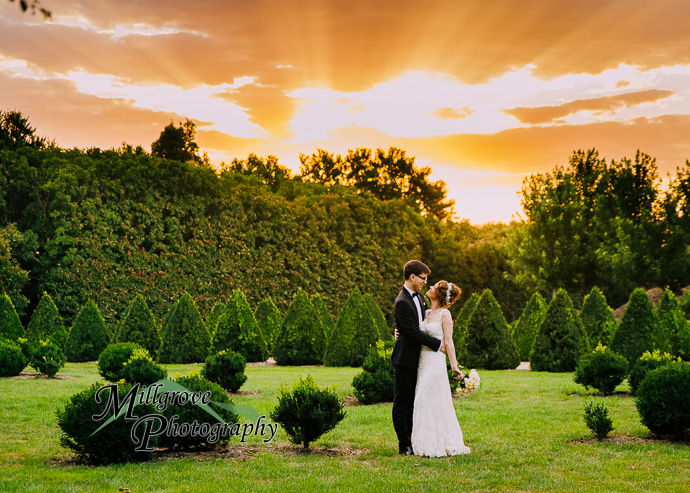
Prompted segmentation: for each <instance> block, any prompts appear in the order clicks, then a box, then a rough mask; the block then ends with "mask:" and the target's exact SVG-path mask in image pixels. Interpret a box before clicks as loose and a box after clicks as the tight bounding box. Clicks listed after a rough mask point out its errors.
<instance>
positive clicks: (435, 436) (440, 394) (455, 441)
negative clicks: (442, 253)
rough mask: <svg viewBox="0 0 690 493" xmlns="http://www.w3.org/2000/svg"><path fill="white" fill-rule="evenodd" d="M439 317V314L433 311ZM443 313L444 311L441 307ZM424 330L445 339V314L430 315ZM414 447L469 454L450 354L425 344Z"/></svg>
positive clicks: (430, 452)
mask: <svg viewBox="0 0 690 493" xmlns="http://www.w3.org/2000/svg"><path fill="white" fill-rule="evenodd" d="M433 315H434V316H433V318H436V314H435V313H434V314H433ZM440 315H443V311H441V313H440ZM420 329H421V330H422V332H424V333H426V334H429V335H430V336H432V337H436V338H437V339H443V327H442V325H441V318H440V316H439V319H438V320H434V321H430V320H429V317H427V319H426V320H424V322H422V325H421V326H420ZM412 450H413V451H414V453H415V455H423V456H427V457H445V456H448V455H459V454H469V453H470V449H469V448H468V447H466V446H465V443H464V441H463V437H462V430H461V429H460V424H459V423H458V418H457V416H456V415H455V408H454V407H453V399H452V397H451V395H450V384H449V383H448V371H447V369H446V355H445V354H443V353H442V352H440V351H433V350H431V349H429V348H428V347H426V346H422V350H421V352H420V354H419V366H418V368H417V388H416V391H415V398H414V413H413V425H412Z"/></svg>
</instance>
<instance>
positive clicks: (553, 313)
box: [529, 289, 586, 372]
mask: <svg viewBox="0 0 690 493" xmlns="http://www.w3.org/2000/svg"><path fill="white" fill-rule="evenodd" d="M582 338H583V330H582V322H581V321H580V320H579V319H578V318H577V313H576V312H575V310H574V309H573V303H572V301H571V300H570V296H568V293H566V291H565V290H564V289H559V290H558V291H557V292H556V296H555V297H554V298H553V299H552V300H551V303H549V306H548V308H547V309H546V315H545V316H544V321H543V322H542V324H541V326H540V327H539V332H537V337H536V338H535V340H534V347H533V348H532V352H531V353H530V359H529V361H530V365H531V369H532V370H535V371H550V372H562V371H573V370H575V367H576V366H577V362H578V360H579V359H580V356H581V355H582V354H584V352H585V351H584V350H585V349H586V344H583V341H582Z"/></svg>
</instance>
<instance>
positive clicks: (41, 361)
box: [29, 341, 65, 377]
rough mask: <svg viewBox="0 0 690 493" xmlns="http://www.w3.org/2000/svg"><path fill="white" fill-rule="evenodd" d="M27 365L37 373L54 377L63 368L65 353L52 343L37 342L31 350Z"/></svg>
mask: <svg viewBox="0 0 690 493" xmlns="http://www.w3.org/2000/svg"><path fill="white" fill-rule="evenodd" d="M29 365H30V366H31V367H32V368H33V369H34V370H36V371H37V372H39V373H42V374H44V375H48V376H49V377H54V376H55V375H56V374H57V372H58V371H60V368H62V367H63V366H65V353H63V352H62V349H60V347H58V345H57V344H55V343H54V342H52V341H39V342H38V344H36V345H34V346H33V347H32V349H31V361H30V362H29Z"/></svg>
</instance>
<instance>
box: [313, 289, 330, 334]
mask: <svg viewBox="0 0 690 493" xmlns="http://www.w3.org/2000/svg"><path fill="white" fill-rule="evenodd" d="M309 301H311V304H312V306H313V307H314V311H315V312H316V316H317V317H319V320H320V321H321V325H323V330H324V332H325V333H326V340H327V341H328V340H329V339H330V338H331V335H332V334H333V331H334V330H335V322H334V321H333V317H331V313H330V312H329V311H328V308H326V303H325V302H324V301H323V298H321V295H319V294H318V293H316V294H312V295H311V296H310V297H309Z"/></svg>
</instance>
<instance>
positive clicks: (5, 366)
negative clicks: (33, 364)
mask: <svg viewBox="0 0 690 493" xmlns="http://www.w3.org/2000/svg"><path fill="white" fill-rule="evenodd" d="M28 361H29V360H28V359H27V358H26V356H25V355H24V353H23V352H22V349H21V347H19V344H18V343H16V342H14V341H9V340H7V339H3V338H2V337H0V377H14V376H16V375H19V374H20V373H21V372H22V370H23V369H24V368H26V364H27V363H28Z"/></svg>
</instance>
